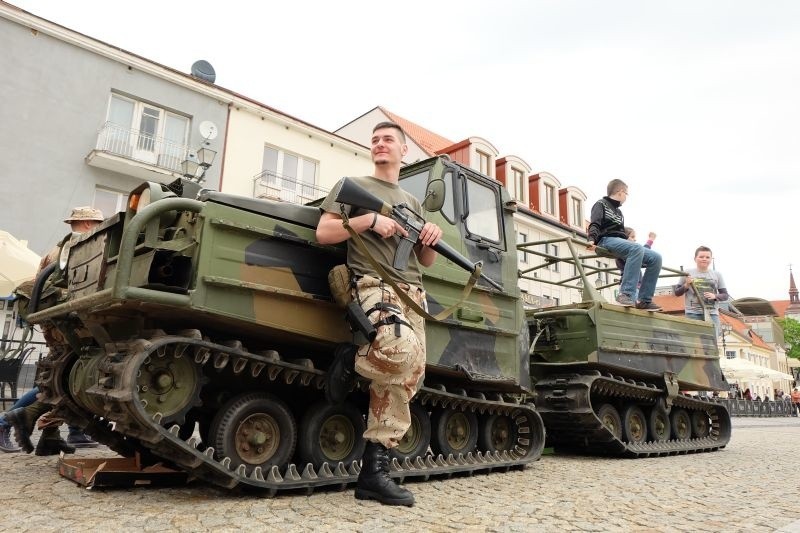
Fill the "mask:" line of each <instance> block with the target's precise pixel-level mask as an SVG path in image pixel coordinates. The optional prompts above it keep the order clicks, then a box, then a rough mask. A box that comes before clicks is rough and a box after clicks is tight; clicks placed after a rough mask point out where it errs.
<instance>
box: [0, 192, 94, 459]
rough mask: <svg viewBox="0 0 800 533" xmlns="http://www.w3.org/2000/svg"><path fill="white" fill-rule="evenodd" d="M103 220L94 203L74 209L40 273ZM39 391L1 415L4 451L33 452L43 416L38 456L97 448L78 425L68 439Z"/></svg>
mask: <svg viewBox="0 0 800 533" xmlns="http://www.w3.org/2000/svg"><path fill="white" fill-rule="evenodd" d="M103 220H105V218H104V217H103V212H102V211H100V210H99V209H95V208H94V207H90V206H82V207H76V208H74V209H73V210H72V212H71V213H70V215H69V217H67V218H66V219H64V222H65V223H67V224H69V225H70V228H71V229H72V233H70V234H69V235H67V236H66V237H64V239H62V240H61V242H60V243H59V244H58V245H57V246H56V247H55V248H53V249H52V250H51V251H50V253H48V254H47V255H46V256H44V257H43V258H42V261H41V263H40V264H39V272H41V271H42V270H43V269H44V268H45V267H46V266H47V265H49V264H50V263H52V262H54V261H58V257H59V254H60V253H61V249H62V247H63V246H64V245H65V244H66V243H68V242H69V241H70V240H72V239H73V238H75V237H77V236H78V235H81V234H83V233H87V232H89V231H91V230H93V229H94V228H95V227H97V226H98V225H99V224H100V223H101V222H102V221H103ZM37 275H38V272H37ZM42 333H43V334H44V336H45V340H48V337H49V335H48V333H49V326H46V325H43V326H42ZM38 393H39V389H38V387H34V388H33V389H31V390H30V391H28V393H26V394H25V395H23V396H22V397H21V398H20V399H19V400H17V402H16V403H15V404H14V405H12V406H11V409H9V410H8V412H7V413H6V414H5V416H2V417H0V451H3V452H6V453H13V452H18V451H20V449H23V450H24V451H25V452H27V453H30V452H31V451H33V445H32V443H31V442H30V435H31V433H32V432H33V426H34V424H35V423H36V421H37V420H38V419H40V418H41V420H40V427H42V428H43V430H42V434H41V437H40V438H39V442H38V444H37V446H36V455H56V454H59V453H61V452H64V453H74V452H75V448H76V447H77V448H94V447H97V446H98V445H99V444H98V443H97V442H96V441H95V440H93V439H92V438H91V437H89V436H88V435H86V434H85V433H84V432H83V430H82V429H81V428H79V427H77V426H69V435H68V437H67V440H66V441H64V439H63V438H61V433H60V431H59V426H60V425H61V424H60V423H59V421H58V420H51V421H48V420H47V414H46V413H47V412H48V411H49V410H50V406H49V405H47V404H44V403H42V402H40V401H39V400H38V399H37V396H38ZM11 426H13V427H14V429H15V431H16V435H15V437H16V440H17V442H19V443H20V444H21V448H20V447H18V446H14V445H13V443H12V442H11V439H10V438H9V437H10V434H11V431H10V430H11Z"/></svg>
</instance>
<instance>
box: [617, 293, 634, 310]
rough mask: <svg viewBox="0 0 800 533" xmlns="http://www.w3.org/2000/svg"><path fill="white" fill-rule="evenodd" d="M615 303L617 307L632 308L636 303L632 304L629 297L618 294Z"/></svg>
mask: <svg viewBox="0 0 800 533" xmlns="http://www.w3.org/2000/svg"><path fill="white" fill-rule="evenodd" d="M617 303H618V304H619V305H624V306H625V307H633V305H634V304H635V303H636V302H634V301H633V299H631V297H630V296H628V295H627V294H622V293H619V295H617Z"/></svg>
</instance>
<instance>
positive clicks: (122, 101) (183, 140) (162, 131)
mask: <svg viewBox="0 0 800 533" xmlns="http://www.w3.org/2000/svg"><path fill="white" fill-rule="evenodd" d="M188 135H189V119H188V118H187V117H185V116H183V115H179V114H177V113H173V112H171V111H167V110H166V109H162V108H160V107H158V106H154V105H151V104H148V103H145V102H140V101H137V100H134V99H131V98H125V97H123V96H120V95H118V94H112V95H111V99H110V100H109V104H108V114H107V116H106V123H105V124H104V125H103V128H102V130H101V131H100V135H99V137H98V140H97V144H98V146H97V149H98V150H102V151H104V152H109V153H112V154H115V155H120V156H123V157H127V158H130V159H134V160H136V161H142V162H144V163H148V164H151V165H156V166H159V167H163V168H167V169H170V170H173V171H179V170H180V166H181V162H183V160H184V159H186V156H187V155H188V150H187V147H186V144H187V138H188Z"/></svg>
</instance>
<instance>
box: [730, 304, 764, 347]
mask: <svg viewBox="0 0 800 533" xmlns="http://www.w3.org/2000/svg"><path fill="white" fill-rule="evenodd" d="M719 318H720V320H721V321H722V323H723V324H728V325H730V326H731V327H732V328H733V331H734V332H735V333H736V334H737V335H739V336H740V337H742V338H744V339H747V340H749V341H750V342H751V343H752V344H753V346H758V347H759V348H766V349H767V350H771V349H772V347H770V345H769V344H767V343H766V341H765V340H764V339H762V338H761V335H759V334H758V333H756V332H755V331H753V329H752V328H751V327H750V326H748V325H747V324H745V323H744V322H742V321H741V320H739V319H736V318H734V317H732V316H730V315H726V314H725V313H720V314H719Z"/></svg>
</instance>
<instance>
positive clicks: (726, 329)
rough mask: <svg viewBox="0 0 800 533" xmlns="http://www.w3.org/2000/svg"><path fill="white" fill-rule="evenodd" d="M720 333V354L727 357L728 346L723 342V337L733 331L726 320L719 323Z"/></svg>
mask: <svg viewBox="0 0 800 533" xmlns="http://www.w3.org/2000/svg"><path fill="white" fill-rule="evenodd" d="M719 329H720V333H722V355H723V356H724V357H725V358H726V359H727V358H728V346H727V345H726V344H725V337H726V336H727V334H728V333H730V332H731V331H733V328H732V327H731V325H730V324H728V323H727V322H723V323H722V324H720V327H719Z"/></svg>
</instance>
